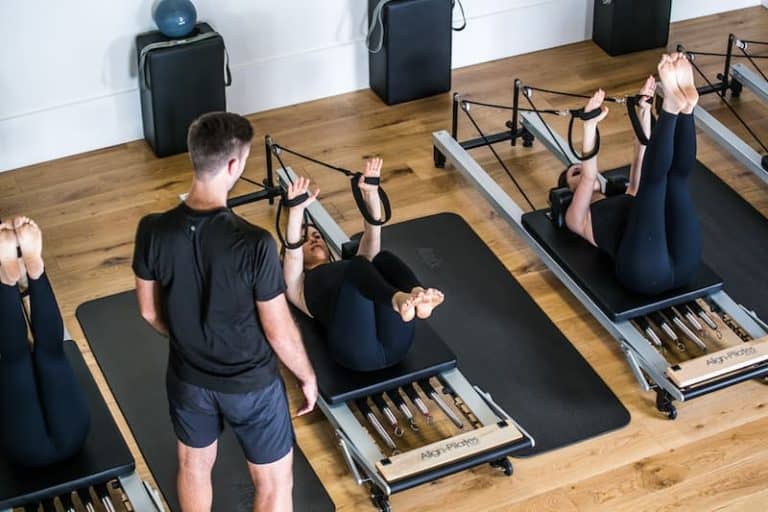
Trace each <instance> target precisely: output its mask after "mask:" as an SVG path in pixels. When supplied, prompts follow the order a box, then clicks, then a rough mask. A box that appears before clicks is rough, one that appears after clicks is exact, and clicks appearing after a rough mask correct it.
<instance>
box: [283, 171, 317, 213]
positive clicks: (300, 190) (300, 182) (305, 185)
mask: <svg viewBox="0 0 768 512" xmlns="http://www.w3.org/2000/svg"><path fill="white" fill-rule="evenodd" d="M319 193H320V189H319V188H318V189H316V190H315V191H314V192H313V193H310V192H309V178H305V177H303V176H299V177H298V178H296V179H295V180H294V181H293V183H291V184H290V185H288V192H287V199H288V200H291V199H294V198H296V197H299V196H300V195H302V194H307V198H306V199H305V200H304V201H303V202H302V203H301V204H298V205H296V206H294V207H293V208H291V210H293V209H294V208H300V209H301V210H304V209H306V208H307V206H309V205H310V204H312V203H313V202H314V200H315V199H317V195H318V194H319Z"/></svg>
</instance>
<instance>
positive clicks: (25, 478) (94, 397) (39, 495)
mask: <svg viewBox="0 0 768 512" xmlns="http://www.w3.org/2000/svg"><path fill="white" fill-rule="evenodd" d="M64 351H65V352H66V354H67V357H68V359H69V362H70V364H71V365H72V370H73V371H74V372H75V375H77V378H78V380H79V381H80V385H81V386H82V389H83V393H84V394H85V397H86V400H87V401H88V406H89V408H90V411H91V430H90V432H89V434H88V439H87V440H86V442H85V446H83V449H82V450H81V451H80V453H78V454H77V455H75V456H74V457H72V458H70V459H68V460H65V461H62V462H59V463H57V464H54V465H52V466H48V467H45V468H40V469H26V470H24V469H20V468H14V467H11V466H10V464H9V463H8V461H7V460H6V458H5V457H3V454H2V452H0V510H4V509H6V508H13V507H16V506H22V505H25V504H28V503H33V502H39V501H40V500H42V499H45V498H48V497H51V496H58V495H60V494H65V493H67V492H71V491H73V490H75V489H79V488H83V487H88V486H89V485H94V484H101V483H105V482H107V481H109V480H111V479H113V478H116V477H118V476H124V475H128V474H130V473H131V472H132V471H133V469H134V461H133V456H132V455H131V452H130V450H128V446H127V445H126V444H125V441H124V440H123V436H122V435H121V434H120V431H119V430H118V428H117V425H115V420H113V419H112V415H111V414H110V412H109V409H108V408H107V404H106V402H104V398H103V397H102V396H101V393H100V392H99V388H98V387H97V386H96V382H94V380H93V377H92V376H91V372H89V371H88V367H87V366H86V364H85V360H83V356H82V354H80V350H79V349H78V348H77V345H76V344H75V343H74V342H73V341H65V342H64Z"/></svg>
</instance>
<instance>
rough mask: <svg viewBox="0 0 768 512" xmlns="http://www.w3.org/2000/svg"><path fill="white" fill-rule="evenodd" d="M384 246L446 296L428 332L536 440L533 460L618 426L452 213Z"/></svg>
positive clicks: (390, 235)
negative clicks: (436, 336)
mask: <svg viewBox="0 0 768 512" xmlns="http://www.w3.org/2000/svg"><path fill="white" fill-rule="evenodd" d="M383 246H384V247H386V248H387V249H388V250H391V251H392V252H394V253H395V254H397V255H398V256H400V257H401V258H402V259H403V260H404V261H405V262H406V263H408V265H409V266H410V267H411V268H412V269H413V270H414V271H415V273H416V275H417V276H418V277H419V279H420V280H421V281H422V282H423V283H424V284H425V285H426V286H434V287H437V288H440V289H441V290H442V291H443V292H445V296H446V301H445V304H443V305H442V306H440V307H439V308H438V309H437V310H436V311H435V313H434V314H433V316H432V318H431V319H430V320H429V323H430V325H431V326H432V327H433V328H434V329H435V331H437V333H438V334H439V335H440V337H441V338H442V339H443V341H445V342H446V343H447V344H448V346H449V347H451V349H452V350H453V351H454V352H455V353H456V357H457V360H458V364H459V369H460V370H461V371H462V373H464V375H466V377H467V378H468V379H469V380H470V382H472V383H473V384H476V385H478V386H480V387H481V388H482V389H483V390H485V391H487V392H489V393H490V394H491V395H492V396H493V399H494V400H495V401H496V402H497V403H498V404H499V405H500V406H501V407H502V408H503V409H505V410H506V411H507V412H508V413H509V414H510V415H511V416H512V417H513V418H514V419H515V420H516V421H518V422H519V423H520V425H521V426H522V427H523V428H525V429H526V430H527V431H528V432H529V433H530V434H531V435H532V436H533V438H534V439H535V440H536V446H535V447H534V448H533V449H531V450H528V451H526V452H524V454H525V455H533V454H537V453H541V452H545V451H548V450H552V449H555V448H560V447H562V446H566V445H569V444H572V443H575V442H578V441H582V440H584V439H588V438H590V437H594V436H597V435H599V434H603V433H606V432H609V431H612V430H615V429H618V428H621V427H623V426H625V425H626V424H627V423H628V422H629V418H630V417H629V412H628V411H627V410H626V409H625V408H624V406H623V405H622V404H621V402H619V400H618V398H616V396H615V395H614V394H613V392H612V391H611V390H610V389H609V388H608V386H607V385H606V384H605V382H603V380H602V379H601V378H600V377H599V376H598V375H597V374H596V373H595V371H594V370H593V369H592V368H591V367H590V366H589V364H588V363H587V361H585V360H584V358H583V357H581V354H579V353H578V351H577V350H576V349H575V348H574V347H573V345H571V343H570V342H569V341H568V340H567V339H566V338H565V336H563V334H562V333H561V332H560V331H559V330H558V329H557V327H556V326H555V325H554V324H553V323H552V321H551V320H550V319H549V318H548V317H547V316H546V315H545V314H544V312H543V311H542V310H541V309H540V308H539V307H538V306H537V305H536V303H535V302H533V299H531V297H530V296H529V295H528V293H527V292H526V291H525V290H524V289H523V288H522V287H521V286H520V285H519V284H518V282H517V281H516V280H515V278H514V277H513V276H512V275H510V273H509V271H508V270H507V269H506V268H505V267H504V265H503V264H502V263H501V262H500V261H499V260H498V259H497V258H496V256H495V255H494V254H493V253H492V252H491V250H490V249H488V247H487V246H486V245H485V243H483V241H482V240H481V239H480V238H479V237H478V236H477V235H476V234H475V232H474V231H472V228H470V227H469V226H468V225H467V223H466V222H464V220H463V219H462V218H461V217H459V216H458V215H454V214H449V213H442V214H438V215H433V216H431V217H425V218H422V219H417V220H412V221H408V222H404V223H401V224H395V225H392V226H388V227H386V228H385V229H384V230H383Z"/></svg>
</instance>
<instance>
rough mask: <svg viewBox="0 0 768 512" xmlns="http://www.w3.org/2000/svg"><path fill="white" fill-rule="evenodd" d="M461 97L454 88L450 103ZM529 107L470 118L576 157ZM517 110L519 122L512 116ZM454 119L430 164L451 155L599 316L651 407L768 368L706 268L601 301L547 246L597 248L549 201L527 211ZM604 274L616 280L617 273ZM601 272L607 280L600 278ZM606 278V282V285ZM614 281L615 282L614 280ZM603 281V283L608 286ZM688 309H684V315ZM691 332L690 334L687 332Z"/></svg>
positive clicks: (759, 340) (592, 252)
mask: <svg viewBox="0 0 768 512" xmlns="http://www.w3.org/2000/svg"><path fill="white" fill-rule="evenodd" d="M521 88H522V86H521V83H520V82H519V81H516V83H515V97H514V105H515V106H516V105H518V95H519V94H520V92H521ZM460 101H461V98H460V96H458V95H457V96H456V97H455V103H458V102H460ZM457 111H458V108H457V105H454V113H456V112H457ZM535 114H537V113H536V112H528V111H525V110H520V111H516V110H514V111H513V113H512V121H511V122H508V123H507V128H509V129H510V131H508V132H502V133H499V134H493V135H485V134H483V133H482V131H480V130H479V127H478V126H477V125H476V123H473V125H475V127H476V128H477V129H478V131H480V133H481V140H483V141H493V142H499V141H503V140H511V141H512V143H513V144H514V142H515V139H516V138H517V137H520V138H522V139H523V141H524V145H525V146H530V145H531V144H532V142H533V140H534V138H539V140H540V141H541V142H542V143H543V145H544V146H545V147H547V149H549V150H550V151H551V152H552V153H553V154H555V156H557V157H558V158H559V159H560V160H561V162H562V163H563V164H564V165H571V164H573V163H575V159H574V158H572V156H570V155H568V154H567V153H566V152H565V151H563V149H562V148H563V146H564V142H563V141H562V140H560V139H559V136H557V135H556V134H554V132H553V131H552V130H551V129H550V128H549V127H548V126H547V125H546V123H544V121H543V118H542V117H541V116H540V115H535ZM518 118H519V120H520V124H521V126H518V124H517V123H518ZM453 126H454V128H453V135H450V134H448V133H447V132H446V131H439V132H435V133H433V144H434V152H435V164H436V165H437V166H438V167H441V166H443V165H444V163H445V161H446V159H447V160H450V162H451V163H452V164H453V166H454V167H456V168H457V169H458V170H459V171H460V172H461V173H462V174H463V175H464V176H465V177H466V178H468V179H469V180H470V182H471V183H472V184H473V185H474V186H475V187H476V188H478V189H479V190H480V192H482V193H483V195H484V196H485V197H486V199H488V201H489V202H490V203H491V204H492V205H493V207H494V208H495V209H496V210H497V211H498V212H499V213H500V214H501V215H502V217H504V218H505V219H506V220H507V221H508V222H509V223H510V225H511V226H512V227H513V228H515V230H516V232H517V233H518V234H519V235H520V236H521V237H522V238H523V239H524V240H525V241H526V242H527V243H528V245H529V246H530V247H531V248H533V249H534V250H535V251H536V253H537V254H538V255H539V256H540V257H541V259H542V260H543V261H544V263H545V264H546V265H547V267H549V269H550V270H551V271H552V272H553V273H554V274H555V275H556V276H557V277H558V278H559V279H560V280H561V281H562V282H563V284H564V285H565V286H566V287H567V288H568V289H569V290H570V291H571V292H572V293H573V294H574V295H575V296H576V297H577V298H578V299H579V300H580V301H581V302H582V304H583V305H584V306H585V307H586V308H587V310H589V311H590V313H591V314H592V315H593V316H594V317H595V318H596V319H597V320H598V321H600V323H601V324H602V325H603V327H604V328H605V329H606V330H607V331H608V332H609V333H610V334H611V335H612V336H613V337H614V338H615V339H616V340H617V341H618V342H619V345H620V347H621V349H622V351H623V352H624V354H625V356H626V358H627V361H628V363H629V365H630V369H631V370H632V371H633V373H634V375H635V377H636V378H637V380H638V382H639V383H640V385H641V387H642V389H643V390H645V391H650V390H654V391H655V392H656V407H657V409H658V410H659V411H661V412H664V413H666V414H667V416H668V417H669V418H670V419H674V418H675V417H676V416H677V409H676V408H675V406H674V405H673V403H672V401H673V400H678V401H684V400H689V399H692V398H695V397H698V396H701V395H703V394H706V393H710V392H713V391H716V390H718V389H721V388H724V387H727V386H730V385H733V384H736V383H738V382H742V381H744V380H748V379H752V378H758V377H764V376H766V375H768V330H766V329H765V328H764V327H763V326H762V325H761V322H760V321H759V320H757V319H755V318H754V317H753V316H751V315H749V314H748V313H747V312H746V311H745V310H744V309H742V308H741V307H740V306H739V305H738V304H736V303H735V302H734V301H733V300H732V299H731V298H730V297H729V296H728V295H727V294H726V293H725V292H724V291H722V283H720V282H719V279H718V278H717V276H715V275H714V274H712V273H711V271H709V275H708V276H706V275H705V276H704V278H703V280H701V279H699V280H697V281H700V282H697V283H695V284H696V286H694V287H692V288H691V289H688V290H684V292H685V293H682V294H671V295H669V296H666V297H661V299H659V298H658V297H657V298H654V299H653V300H652V301H650V303H645V304H643V303H642V301H640V306H642V307H638V308H634V309H632V308H626V307H622V306H625V305H626V304H624V303H627V302H629V303H631V302H633V301H635V302H637V300H636V298H633V297H632V296H631V294H627V293H622V291H621V289H617V290H615V291H616V293H617V294H618V295H617V296H618V298H619V299H626V298H627V297H629V298H630V299H632V300H630V301H626V300H624V301H623V302H624V303H622V301H616V300H614V299H612V298H611V297H610V296H609V297H608V301H607V303H605V302H602V303H601V301H600V300H598V298H596V297H597V296H598V294H597V293H596V290H595V289H594V288H593V287H591V283H590V282H588V281H589V280H588V279H584V278H583V275H584V274H583V272H582V278H581V279H580V278H579V273H578V272H577V273H574V271H573V255H572V254H565V255H563V254H557V252H556V251H555V252H553V245H552V244H553V243H554V244H555V246H558V245H559V246H560V248H561V249H562V248H565V250H567V251H569V252H572V251H574V250H575V251H581V254H580V255H578V254H577V256H578V257H577V258H576V260H577V261H576V264H577V267H578V263H579V262H578V260H579V258H581V257H582V256H584V255H589V257H590V258H591V259H592V260H596V258H598V254H599V253H598V252H597V250H596V249H594V248H592V247H591V246H588V244H586V243H584V242H583V241H582V240H580V239H578V238H577V237H576V235H573V234H571V233H568V232H567V231H566V230H564V229H563V228H562V227H561V226H558V225H557V222H556V220H557V219H556V218H554V217H555V216H554V215H552V213H551V209H544V210H536V209H535V208H532V209H533V210H534V211H533V212H531V213H525V212H524V211H523V210H522V209H521V208H520V207H519V206H518V205H517V204H516V203H515V202H514V201H513V200H512V199H511V198H510V197H509V195H508V194H507V193H506V192H504V190H503V189H502V188H501V187H500V186H499V185H498V184H497V183H496V182H495V181H493V179H492V178H491V177H490V176H489V175H488V174H487V173H486V172H485V171H484V170H483V169H482V167H481V166H480V165H479V164H478V163H477V162H476V161H475V160H474V159H473V158H472V157H471V156H470V155H469V153H468V152H467V151H466V150H467V149H471V148H475V147H479V146H482V145H486V144H480V143H478V142H477V139H472V140H469V141H464V142H460V141H459V140H458V138H457V129H456V128H457V125H456V123H455V122H454V125H453ZM493 142H491V144H492V143H493ZM494 154H496V153H495V151H494ZM497 158H498V157H497ZM499 160H500V159H499ZM603 178H604V179H607V178H606V177H603ZM582 259H583V258H582ZM569 260H570V261H569ZM569 265H570V267H569ZM593 266H594V267H595V268H596V269H597V270H596V272H599V273H601V274H603V275H605V274H606V272H610V271H609V270H606V269H610V268H611V267H610V266H607V265H605V262H604V261H602V262H598V263H597V264H596V265H593ZM705 274H706V272H705ZM594 275H599V274H597V273H595V274H594ZM610 277H611V278H612V280H613V281H615V277H613V276H612V275H611V276H610ZM700 277H701V276H700ZM602 280H603V281H605V279H604V278H602ZM603 284H604V283H603ZM609 284H610V282H609ZM612 286H614V285H611V286H608V287H607V289H608V290H609V291H610V290H611V288H612ZM615 286H616V287H618V286H619V285H618V282H616V283H615ZM599 288H600V286H598V290H597V291H598V292H599V291H600V290H599ZM602 288H603V289H606V286H602ZM603 291H604V290H603ZM646 302H647V301H646ZM616 306H619V307H620V308H619V310H616V308H615V307H616ZM681 311H682V312H681ZM686 311H687V312H689V313H690V315H686V314H685V312H686ZM646 315H647V316H646ZM667 315H669V316H667ZM697 316H698V318H700V319H701V320H702V322H704V324H705V325H703V324H702V323H701V322H698V319H697V320H696V321H697V322H698V326H697V325H696V324H695V323H694V322H691V319H690V317H694V318H695V317H697ZM705 318H706V320H704V319H705ZM679 323H683V325H684V326H685V328H686V330H688V331H690V332H688V333H685V331H684V330H681V329H680V325H679ZM705 329H706V330H705ZM651 333H652V334H651ZM690 334H693V336H692V337H689V335H690ZM705 334H706V336H705ZM702 337H705V338H706V340H707V341H708V342H709V343H708V344H707V345H705V346H704V350H702V347H701V345H700V344H698V343H697V340H698V341H702V340H701V338H702ZM694 338H695V339H694ZM686 341H687V342H688V343H686ZM710 348H713V349H714V350H710ZM705 350H706V351H705Z"/></svg>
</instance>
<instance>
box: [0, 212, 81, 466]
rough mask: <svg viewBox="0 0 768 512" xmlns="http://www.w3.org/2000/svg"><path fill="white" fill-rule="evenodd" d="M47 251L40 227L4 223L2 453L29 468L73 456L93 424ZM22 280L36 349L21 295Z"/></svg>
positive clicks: (0, 264)
mask: <svg viewBox="0 0 768 512" xmlns="http://www.w3.org/2000/svg"><path fill="white" fill-rule="evenodd" d="M42 249H43V237H42V233H41V232H40V228H38V227H37V224H35V222H34V221H32V220H30V219H29V218H28V217H16V218H15V219H14V220H13V222H12V223H11V222H3V223H0V448H2V450H0V452H2V456H6V457H8V458H9V459H10V460H11V462H13V463H14V464H15V465H18V466H25V467H43V466H48V465H50V464H53V463H55V462H60V461H62V460H64V459H67V458H69V457H71V456H73V455H74V454H76V453H77V452H78V451H79V450H80V449H81V448H82V446H83V444H84V443H85V441H86V438H87V436H88V431H89V428H90V413H89V411H88V404H87V402H86V399H85V396H84V395H83V392H82V390H81V388H80V384H79V383H78V381H77V377H76V376H75V374H74V372H73V371H72V368H71V367H70V365H69V361H68V360H67V355H66V354H65V352H64V324H63V323H62V320H61V313H60V312H59V306H58V305H57V303H56V297H54V295H53V290H52V289H51V285H50V283H49V282H48V277H47V276H46V274H45V265H44V263H43V258H42ZM19 250H20V251H21V258H19V256H18V252H17V251H19ZM23 281H26V283H27V287H28V288H27V289H28V290H29V301H30V318H29V326H30V328H31V331H32V338H33V340H34V343H33V344H32V348H31V349H30V343H29V340H28V338H27V321H26V319H25V316H24V310H23V304H22V300H21V294H20V293H19V283H21V282H23Z"/></svg>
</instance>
